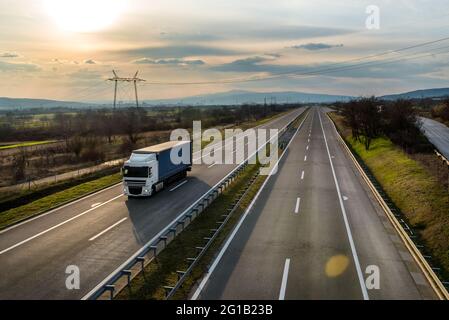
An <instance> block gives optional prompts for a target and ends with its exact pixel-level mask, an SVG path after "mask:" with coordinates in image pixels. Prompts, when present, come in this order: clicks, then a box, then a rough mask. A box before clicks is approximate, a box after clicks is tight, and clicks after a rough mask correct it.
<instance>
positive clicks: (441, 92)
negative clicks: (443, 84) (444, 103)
mask: <svg viewBox="0 0 449 320" xmlns="http://www.w3.org/2000/svg"><path fill="white" fill-rule="evenodd" d="M446 96H449V88H437V89H425V90H416V91H410V92H406V93H400V94H391V95H386V96H383V97H381V98H383V99H386V100H397V99H421V98H441V97H446Z"/></svg>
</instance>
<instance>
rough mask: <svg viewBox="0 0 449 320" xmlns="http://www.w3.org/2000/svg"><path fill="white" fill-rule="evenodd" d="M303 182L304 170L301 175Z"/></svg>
mask: <svg viewBox="0 0 449 320" xmlns="http://www.w3.org/2000/svg"><path fill="white" fill-rule="evenodd" d="M301 180H304V170H302V173H301Z"/></svg>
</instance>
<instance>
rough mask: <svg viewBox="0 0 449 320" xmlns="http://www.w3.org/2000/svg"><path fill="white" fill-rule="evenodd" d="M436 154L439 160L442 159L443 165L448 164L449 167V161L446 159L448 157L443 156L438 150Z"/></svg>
mask: <svg viewBox="0 0 449 320" xmlns="http://www.w3.org/2000/svg"><path fill="white" fill-rule="evenodd" d="M435 154H436V155H437V157H438V158H440V159H441V160H442V161H443V163H445V164H447V165H448V166H449V160H447V159H446V157H445V156H444V155H442V154H441V153H440V152H439V151H438V150H436V149H435Z"/></svg>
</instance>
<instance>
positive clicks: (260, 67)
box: [212, 56, 278, 72]
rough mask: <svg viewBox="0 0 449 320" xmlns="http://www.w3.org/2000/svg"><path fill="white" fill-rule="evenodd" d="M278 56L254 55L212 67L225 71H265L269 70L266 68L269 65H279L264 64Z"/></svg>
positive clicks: (271, 66)
mask: <svg viewBox="0 0 449 320" xmlns="http://www.w3.org/2000/svg"><path fill="white" fill-rule="evenodd" d="M276 58H277V57H273V56H252V57H248V58H244V59H238V60H235V61H232V62H230V63H225V64H222V65H219V66H215V67H213V68H212V69H213V70H216V71H224V72H265V71H267V70H264V69H265V68H266V67H267V66H269V68H273V66H275V67H278V66H277V65H272V64H263V63H264V62H268V61H274V60H275V59H276ZM268 72H270V71H268Z"/></svg>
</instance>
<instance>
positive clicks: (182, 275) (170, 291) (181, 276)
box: [164, 171, 260, 300]
mask: <svg viewBox="0 0 449 320" xmlns="http://www.w3.org/2000/svg"><path fill="white" fill-rule="evenodd" d="M259 172H260V171H258V172H257V173H256V174H255V175H254V176H253V177H252V178H251V180H250V181H249V183H248V184H247V185H246V186H245V190H243V192H241V193H240V194H239V195H238V198H239V199H238V200H237V201H235V202H234V203H233V204H232V205H231V208H229V209H228V210H227V213H226V214H224V215H223V216H222V218H224V220H223V221H218V222H217V225H218V228H217V229H212V230H211V233H212V235H211V236H209V237H206V238H204V240H205V241H207V242H206V244H205V245H204V246H202V247H197V249H198V250H199V253H198V255H197V256H195V257H192V258H188V260H189V261H190V264H189V267H188V268H187V270H185V271H177V274H178V280H177V281H176V284H175V285H174V286H173V287H170V286H164V289H165V290H166V299H167V300H168V299H170V298H171V297H172V296H173V295H174V294H175V293H176V291H177V290H178V289H179V288H180V287H181V286H182V284H183V283H184V281H185V280H186V279H187V277H188V276H189V275H190V274H191V273H192V271H193V269H194V268H195V266H196V265H197V264H198V262H199V261H200V259H201V258H202V257H203V256H204V254H205V253H206V252H207V250H208V249H209V247H210V246H211V245H212V243H213V242H214V240H215V239H216V238H217V236H218V235H219V234H220V232H221V230H223V228H224V227H225V225H226V224H227V223H228V220H229V219H230V218H231V217H232V215H233V214H234V212H235V211H236V210H237V208H238V207H239V205H240V204H241V203H242V200H243V198H244V197H245V196H246V195H247V194H248V192H249V190H250V187H251V186H252V185H253V184H254V182H255V181H256V179H257V177H258V176H259Z"/></svg>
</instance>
